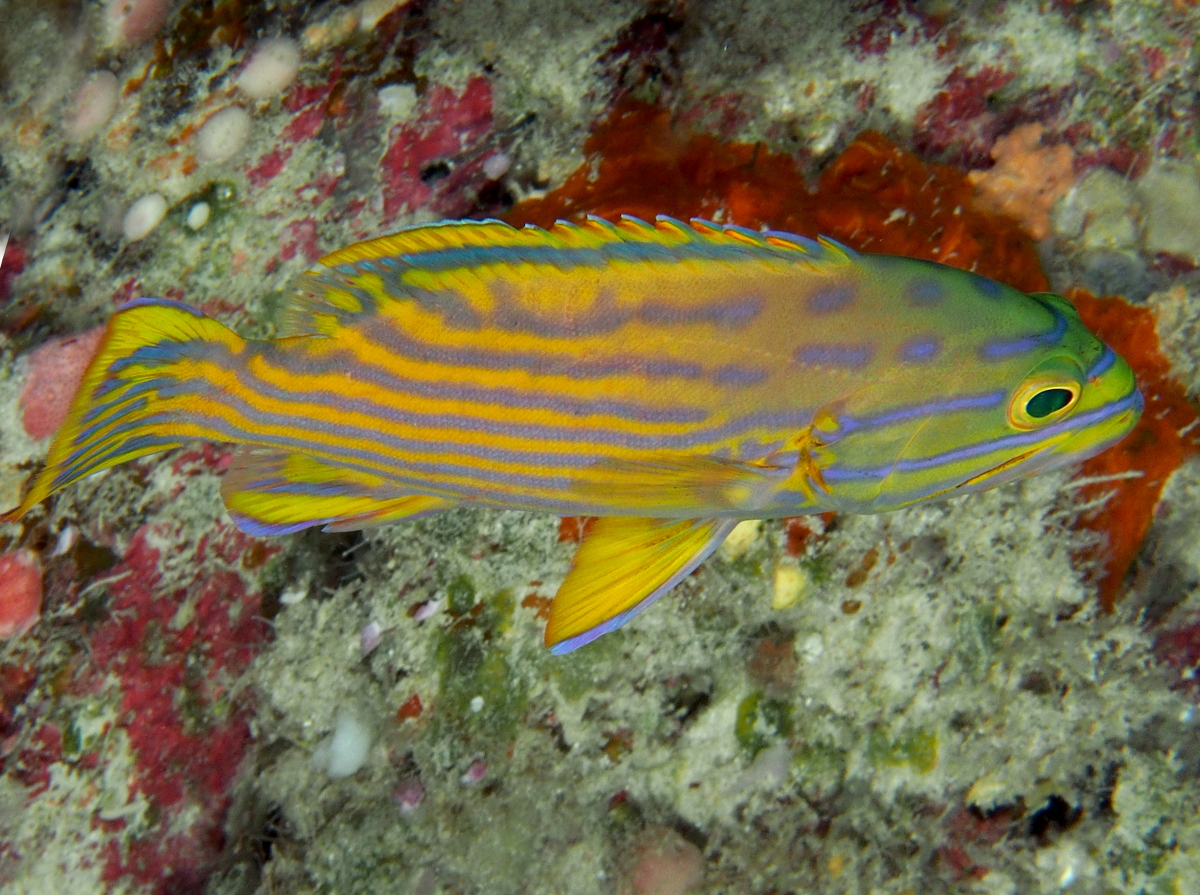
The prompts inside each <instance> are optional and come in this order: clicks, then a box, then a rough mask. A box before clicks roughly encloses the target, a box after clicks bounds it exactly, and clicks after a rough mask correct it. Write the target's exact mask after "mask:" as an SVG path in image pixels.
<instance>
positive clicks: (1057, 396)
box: [1025, 388, 1073, 420]
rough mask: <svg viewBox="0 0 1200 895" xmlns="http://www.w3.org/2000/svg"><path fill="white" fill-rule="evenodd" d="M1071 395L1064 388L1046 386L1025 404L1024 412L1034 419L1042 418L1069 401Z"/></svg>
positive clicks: (1061, 407)
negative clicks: (1046, 387)
mask: <svg viewBox="0 0 1200 895" xmlns="http://www.w3.org/2000/svg"><path fill="white" fill-rule="evenodd" d="M1072 397H1073V395H1072V394H1071V392H1070V391H1068V390H1067V389H1065V388H1048V389H1043V390H1042V391H1040V392H1038V393H1037V394H1036V395H1034V396H1033V397H1032V398H1030V399H1029V401H1028V402H1027V403H1026V404H1025V412H1026V413H1027V414H1029V415H1030V417H1032V418H1033V419H1035V420H1040V419H1044V418H1045V417H1048V416H1049V415H1050V414H1052V413H1054V412H1055V411H1058V410H1062V409H1063V408H1064V407H1066V406H1067V405H1068V404H1070V403H1071V398H1072Z"/></svg>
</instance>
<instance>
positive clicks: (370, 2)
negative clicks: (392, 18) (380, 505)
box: [358, 0, 408, 31]
mask: <svg viewBox="0 0 1200 895" xmlns="http://www.w3.org/2000/svg"><path fill="white" fill-rule="evenodd" d="M407 5H408V0H363V2H362V3H361V4H360V5H359V7H358V27H359V28H360V29H361V30H363V31H374V30H375V26H376V25H378V24H379V21H380V19H382V18H383V17H384V16H386V15H388V14H389V13H390V12H391V11H392V10H394V9H399V8H400V7H401V6H407Z"/></svg>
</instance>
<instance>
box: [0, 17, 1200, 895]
mask: <svg viewBox="0 0 1200 895" xmlns="http://www.w3.org/2000/svg"><path fill="white" fill-rule="evenodd" d="M1198 25H1200V7H1198V6H1196V5H1194V3H1193V2H1192V0H1165V2H1149V0H1145V2H1135V0H1080V2H1071V0H1048V2H1032V0H1025V2H1018V0H1008V2H972V3H954V2H946V0H926V2H918V0H909V2H905V0H879V2H866V0H864V2H816V0H792V2H782V0H761V2H753V0H745V2H731V0H710V2H664V3H645V2H625V0H615V2H604V3H579V2H574V0H526V2H520V3H517V2H499V0H492V2H485V0H409V2H392V0H359V2H353V3H350V2H346V3H337V2H329V3H300V2H289V0H283V2H276V3H262V4H255V3H246V2H239V0H202V2H194V3H182V2H171V0H92V2H81V0H52V2H32V0H0V243H3V244H4V250H3V257H2V259H0V509H7V508H9V507H11V506H14V505H16V504H17V503H18V501H19V499H20V496H21V494H22V492H23V490H24V489H25V488H26V487H27V485H28V483H29V481H30V479H31V477H32V476H33V474H34V473H35V472H36V470H37V468H38V466H39V464H40V462H41V461H42V460H43V459H44V457H45V454H46V450H47V447H48V444H49V436H50V435H52V434H53V432H54V431H55V429H56V428H57V426H58V425H59V423H61V421H62V419H63V417H64V415H65V413H66V410H67V406H68V405H69V402H70V399H71V396H72V394H73V392H74V389H75V387H76V386H77V384H78V382H79V379H80V377H81V375H82V372H83V369H84V368H85V366H86V364H87V361H88V359H89V358H90V357H91V353H92V351H93V350H94V349H95V347H96V345H97V343H98V340H99V334H100V332H101V331H102V330H101V327H102V326H103V324H104V322H105V320H106V319H107V318H108V317H109V316H110V315H111V313H112V312H113V310H114V309H115V308H116V307H117V306H118V305H119V304H121V303H122V302H125V301H128V300H130V299H134V298H139V297H144V296H153V297H163V298H171V299H178V300H182V301H185V302H187V303H189V304H192V305H194V306H196V307H199V308H201V309H202V310H204V311H205V312H206V313H208V314H210V315H212V316H214V317H216V318H218V319H220V320H221V321H223V322H225V323H227V324H229V325H231V326H233V327H235V328H236V329H237V330H238V331H239V332H241V333H242V334H243V335H247V336H258V337H264V336H270V335H273V334H274V333H275V332H276V327H277V325H278V323H279V314H280V310H281V308H282V306H283V303H284V301H285V299H286V296H287V294H288V290H289V287H290V284H291V283H292V281H293V280H294V279H295V277H296V276H297V275H298V274H300V273H301V272H302V271H303V270H305V269H306V268H307V267H309V266H310V265H311V264H312V263H313V262H315V261H316V260H317V259H318V258H320V257H321V256H322V255H324V254H325V253H327V252H330V251H333V250H335V249H338V248H341V247H343V246H345V245H348V244H349V243H352V242H354V241H356V240H360V239H364V238H368V237H371V236H376V235H379V234H382V233H385V232H388V231H389V230H393V229H396V228H398V227H401V226H405V225H410V224H414V223H421V222H429V221H435V220H440V219H443V218H459V217H500V218H503V219H504V220H507V221H510V222H512V223H515V224H520V223H526V222H534V223H538V224H540V225H543V226H545V225H549V224H550V223H551V222H553V221H554V220H555V219H556V218H568V219H574V220H579V219H581V218H582V216H583V215H585V214H587V213H595V214H598V215H601V216H603V217H606V218H610V219H611V218H614V217H615V216H616V215H619V214H622V213H631V214H637V215H640V216H642V217H646V218H653V216H654V215H655V214H658V213H665V214H670V215H674V216H676V217H680V218H687V217H689V216H694V215H700V216H704V217H707V218H712V219H715V220H720V221H725V222H732V223H737V224H741V225H744V226H748V227H753V228H758V227H761V226H770V227H772V228H775V229H781V230H790V231H793V232H797V233H802V234H805V235H808V236H816V235H817V234H824V235H827V236H830V237H833V238H835V239H837V240H840V241H841V242H843V243H845V244H847V245H849V246H851V247H853V248H855V249H860V250H863V251H869V252H889V253H895V254H904V255H911V256H913V257H921V258H929V259H934V260H941V261H944V262H946V263H950V264H954V265H956V266H960V267H964V268H968V269H973V270H976V271H978V272H980V273H983V274H985V275H987V276H991V277H994V278H996V279H999V280H1001V281H1003V282H1006V283H1009V284H1011V285H1013V286H1016V287H1017V288H1019V289H1022V290H1025V291H1040V290H1045V289H1047V288H1050V289H1053V290H1055V291H1058V292H1062V293H1063V294H1065V295H1067V296H1068V297H1070V298H1071V300H1072V301H1073V302H1075V304H1076V306H1077V307H1078V309H1079V310H1080V312H1081V314H1082V315H1083V317H1084V320H1085V321H1086V322H1087V323H1088V324H1089V326H1091V327H1092V329H1093V330H1094V331H1095V332H1096V333H1097V334H1098V335H1100V336H1101V338H1103V339H1104V340H1105V341H1106V342H1108V343H1109V344H1110V345H1112V346H1113V347H1114V348H1115V349H1116V350H1117V351H1118V352H1119V353H1120V354H1122V356H1124V357H1125V358H1126V359H1127V360H1128V361H1129V362H1130V364H1131V365H1132V366H1133V367H1134V369H1135V372H1136V373H1137V376H1138V379H1139V382H1140V383H1141V387H1142V390H1143V393H1144V395H1145V397H1146V402H1147V407H1146V412H1145V414H1144V416H1143V419H1142V421H1141V423H1139V425H1138V427H1137V429H1135V431H1134V432H1133V433H1132V434H1131V435H1130V436H1129V437H1128V438H1127V439H1125V441H1123V442H1122V443H1121V444H1120V445H1118V446H1117V447H1116V448H1114V449H1112V450H1110V451H1108V452H1106V453H1104V454H1102V455H1100V456H1098V457H1096V458H1093V459H1092V460H1089V461H1087V462H1086V463H1085V464H1083V466H1082V468H1077V469H1070V470H1065V471H1057V472H1052V473H1049V474H1046V475H1043V476H1040V477H1037V478H1033V479H1028V480H1024V481H1021V482H1019V483H1016V484H1012V485H1008V486H1005V487H1002V488H999V489H997V490H994V491H989V492H986V493H983V494H979V495H974V496H970V497H966V498H960V499H956V500H952V501H948V502H945V503H940V504H929V505H922V506H917V507H913V508H910V509H907V510H902V511H898V512H894V513H889V514H884V515H879V516H850V515H833V514H825V515H820V516H811V517H799V518H795V519H790V520H783V521H769V522H764V523H744V524H743V525H741V526H739V527H738V528H737V529H736V530H735V532H734V535H733V536H731V538H730V539H729V540H728V541H727V542H726V544H725V545H723V546H722V548H721V549H720V550H719V551H718V552H717V553H716V554H715V555H714V556H713V557H712V558H711V559H710V560H708V561H707V562H706V563H704V564H703V565H702V566H701V567H700V569H699V570H698V571H697V572H696V573H695V574H693V575H692V576H690V577H689V578H688V579H687V580H686V581H684V582H683V583H682V584H681V585H680V586H679V587H678V588H676V590H675V591H674V592H672V594H671V595H670V596H669V597H668V598H666V599H664V600H662V601H661V602H660V603H659V604H658V605H657V606H656V607H654V609H653V610H651V611H649V612H646V613H645V614H643V615H641V616H639V617H638V618H637V619H636V620H635V621H634V622H632V623H631V624H629V625H627V626H626V627H625V628H622V629H621V630H619V631H617V632H615V633H612V634H609V635H606V636H604V637H602V638H600V639H599V640H597V641H596V642H595V643H593V644H590V645H588V646H586V647H583V648H582V649H580V650H578V651H576V652H574V653H571V654H570V655H567V656H562V657H555V656H552V655H550V654H549V652H548V651H547V650H546V649H545V648H544V646H543V645H542V630H543V628H544V625H545V618H546V615H547V611H548V607H549V602H550V598H551V597H552V596H553V594H554V592H555V590H556V588H557V586H558V584H559V583H560V582H561V580H562V578H563V576H564V574H565V573H566V571H567V568H568V566H569V563H570V560H571V556H572V553H573V551H574V549H575V546H576V545H577V543H578V542H579V540H580V538H581V537H582V536H583V533H584V532H585V530H586V528H587V525H588V522H587V520H585V519H576V518H567V519H559V518H557V517H550V516H546V515H532V514H525V513H518V512H501V511H484V510H468V509H459V510H454V511H451V512H448V513H445V514H442V515H440V516H435V517H431V518H428V519H425V520H420V521H417V522H413V523H411V524H404V525H395V526H389V527H382V528H377V529H369V530H366V531H363V532H354V533H341V534H325V533H321V532H319V531H309V532H303V533H300V534H295V535H290V536H285V537H279V538H270V539H259V538H254V537H250V536H247V535H245V534H242V533H241V532H239V531H238V530H237V529H236V528H235V527H234V526H233V524H232V522H231V520H230V519H229V517H228V515H226V513H225V511H224V509H223V507H222V504H221V500H220V497H219V495H218V489H219V484H220V478H221V474H222V472H223V470H224V469H225V468H227V467H228V465H229V463H230V459H231V456H232V454H231V449H230V448H229V447H228V446H225V445H211V444H197V445H195V446H193V447H189V448H187V449H183V450H176V451H173V452H170V453H166V454H162V455H157V456H153V457H150V458H147V459H143V460H139V461H136V462H133V463H130V464H127V465H124V466H121V467H118V468H116V469H113V470H111V471H108V472H106V473H103V474H101V475H98V476H95V477H92V478H89V479H87V480H85V481H83V482H81V483H79V484H78V485H76V486H72V487H70V488H68V489H66V490H65V491H63V492H62V493H60V494H59V495H57V496H56V497H54V498H52V499H51V500H49V501H47V502H46V503H45V504H44V505H43V506H42V507H40V508H38V509H35V510H34V511H33V512H31V513H30V514H29V515H28V516H27V517H26V518H24V519H23V520H21V521H20V522H17V523H9V524H5V525H3V526H0V635H3V638H4V639H3V640H2V641H0V762H3V776H0V891H4V892H13V893H48V892H60V891H66V892H72V893H92V892H95V893H101V892H103V893H162V895H168V893H184V895H188V893H220V895H250V893H264V895H266V893H346V895H350V893H413V895H435V893H447V895H449V893H464V895H465V893H496V895H505V893H517V892H522V893H524V892H529V893H563V895H574V893H580V895H582V893H621V895H683V893H686V892H695V893H743V892H744V893H755V895H760V893H761V895H784V893H795V895H801V893H863V895H867V893H870V895H883V893H889V895H890V893H914V895H915V893H922V895H923V893H952V892H963V893H995V895H1008V893H1013V895H1015V893H1052V892H1060V891H1070V892H1079V893H1110V892H1111V893H1155V895H1157V893H1181V895H1187V893H1195V892H1200V743H1198V742H1197V728H1198V725H1200V719H1198V718H1197V713H1196V701H1197V699H1198V698H1200V683H1198V681H1197V679H1196V676H1195V672H1196V669H1197V667H1198V666H1200V592H1198V591H1200V538H1198V537H1197V529H1198V528H1200V522H1198V520H1200V468H1198V467H1197V464H1196V461H1195V455H1196V453H1197V448H1198V445H1200V441H1198V439H1200V429H1198V428H1197V421H1198V420H1200V412H1198V410H1197V406H1196V403H1195V396H1196V394H1197V390H1198V389H1200V273H1198V272H1197V266H1198V265H1200V167H1198V163H1200V132H1198V130H1197V124H1198V121H1197V119H1198V100H1197V87H1198V79H1200V66H1198V63H1200V46H1197V34H1198ZM5 234H7V237H5Z"/></svg>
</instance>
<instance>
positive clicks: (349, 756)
mask: <svg viewBox="0 0 1200 895" xmlns="http://www.w3.org/2000/svg"><path fill="white" fill-rule="evenodd" d="M370 751H371V731H370V730H369V729H368V728H367V726H366V725H365V724H363V723H362V722H361V721H359V720H358V719H357V718H356V717H354V716H353V715H351V714H350V713H348V712H346V713H343V714H341V715H338V719H337V724H336V725H335V726H334V728H333V735H332V736H331V737H329V738H328V739H327V740H325V741H324V742H323V743H321V745H320V746H318V747H317V748H316V750H314V752H313V763H314V764H315V765H316V766H317V767H318V768H320V769H321V770H323V771H324V772H325V773H326V774H328V775H329V776H330V777H332V778H334V779H335V780H336V779H338V778H340V777H349V776H350V775H351V774H353V773H354V772H355V771H357V770H358V769H359V768H361V767H362V766H363V765H364V764H365V763H366V760H367V753H368V752H370Z"/></svg>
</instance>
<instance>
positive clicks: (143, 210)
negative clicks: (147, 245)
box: [121, 193, 167, 242]
mask: <svg viewBox="0 0 1200 895" xmlns="http://www.w3.org/2000/svg"><path fill="white" fill-rule="evenodd" d="M166 214H167V200H166V199H164V198H163V197H162V196H160V195H159V194H158V193H151V194H150V195H149V196H142V198H140V199H138V200H137V201H136V202H134V203H133V204H132V205H130V206H129V210H128V211H126V212H125V217H124V219H123V220H122V221H121V232H122V233H124V234H125V238H126V239H128V240H129V241H130V242H137V241H138V240H139V239H144V238H145V237H147V236H149V235H150V231H151V230H153V229H154V228H155V227H157V226H158V225H159V224H160V223H161V222H162V219H163V218H164V217H165V216H166Z"/></svg>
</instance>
